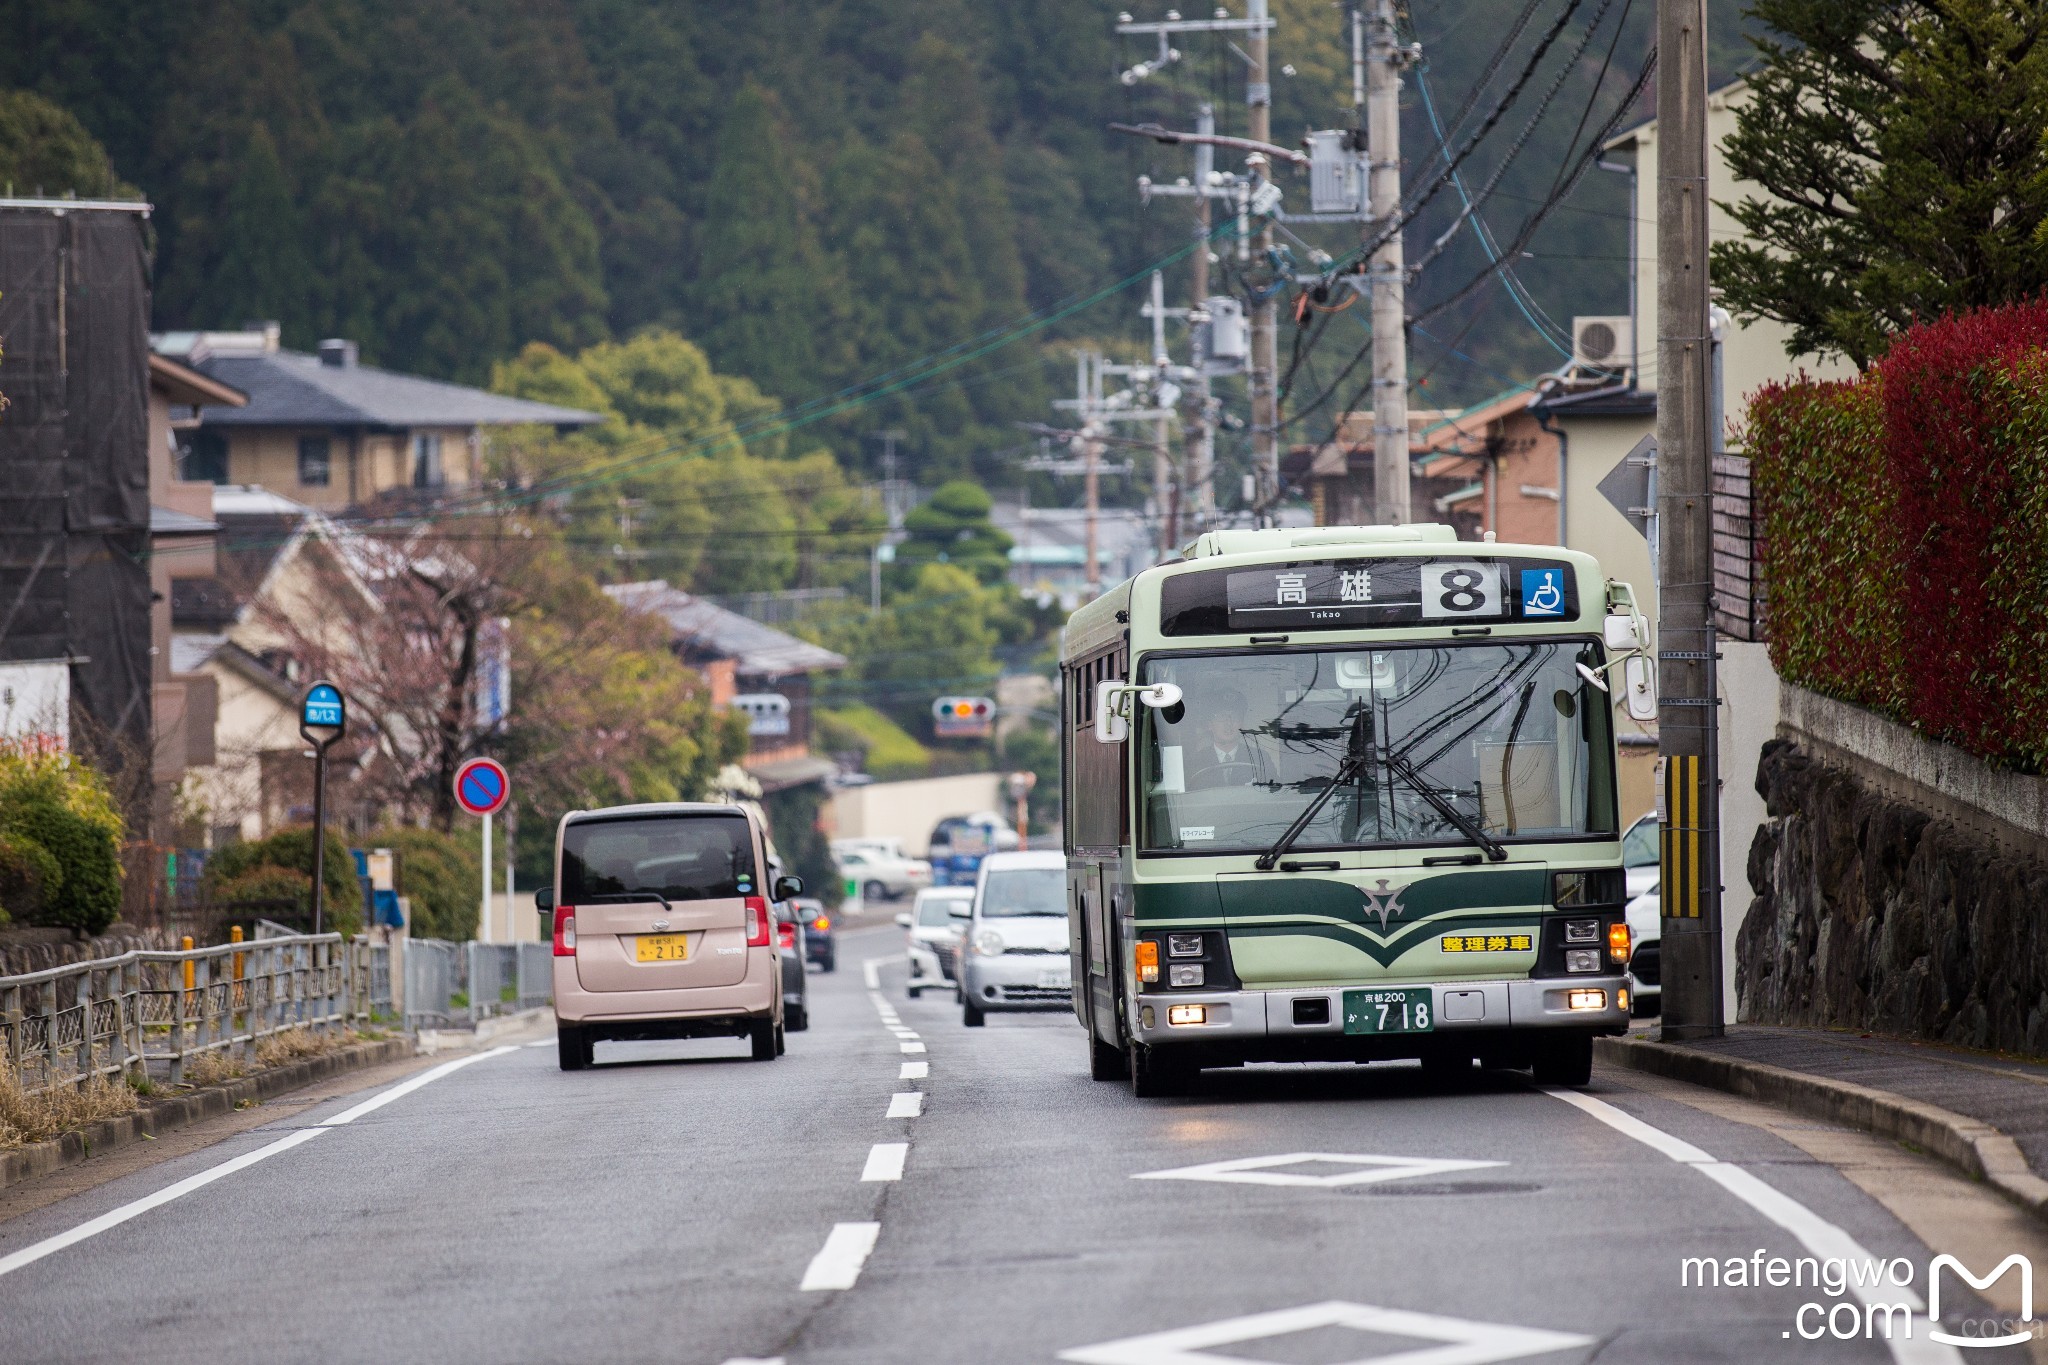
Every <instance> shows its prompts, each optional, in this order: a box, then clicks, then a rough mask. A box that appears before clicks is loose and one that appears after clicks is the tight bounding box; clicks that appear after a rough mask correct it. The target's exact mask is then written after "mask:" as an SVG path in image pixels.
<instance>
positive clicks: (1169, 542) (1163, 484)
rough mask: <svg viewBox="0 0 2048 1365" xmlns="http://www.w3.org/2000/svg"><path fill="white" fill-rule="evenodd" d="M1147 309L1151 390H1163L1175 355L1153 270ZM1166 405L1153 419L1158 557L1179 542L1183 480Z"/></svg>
mask: <svg viewBox="0 0 2048 1365" xmlns="http://www.w3.org/2000/svg"><path fill="white" fill-rule="evenodd" d="M1145 312H1146V314H1147V316H1149V317H1150V318H1151V319H1152V369H1153V380H1152V391H1153V393H1154V394H1157V393H1159V392H1160V390H1161V389H1163V388H1164V387H1165V386H1166V385H1167V384H1169V383H1171V382H1172V381H1171V379H1170V377H1169V376H1170V375H1171V374H1172V372H1173V358H1172V357H1171V356H1169V355H1168V354H1167V353H1166V277H1165V276H1164V275H1162V274H1160V272H1158V271H1157V270H1155V271H1153V272H1152V301H1151V302H1150V303H1149V304H1147V305H1146V308H1145ZM1167 416H1168V414H1167V411H1166V405H1165V404H1163V403H1162V404H1161V405H1160V410H1159V415H1158V416H1157V417H1154V418H1153V419H1152V496H1153V497H1155V498H1157V499H1158V500H1159V528H1160V529H1159V557H1160V558H1161V559H1164V558H1166V557H1167V556H1168V555H1170V554H1172V553H1173V551H1174V549H1175V547H1177V546H1178V545H1179V544H1180V505H1181V481H1180V479H1179V478H1177V477H1176V476H1175V474H1174V469H1173V457H1172V455H1171V453H1170V451H1169V447H1168V445H1167V440H1166V423H1167Z"/></svg>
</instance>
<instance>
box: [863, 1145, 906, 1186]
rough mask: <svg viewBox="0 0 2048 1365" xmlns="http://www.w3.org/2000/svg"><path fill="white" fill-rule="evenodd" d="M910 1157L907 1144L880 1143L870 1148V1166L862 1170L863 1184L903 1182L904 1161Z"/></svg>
mask: <svg viewBox="0 0 2048 1365" xmlns="http://www.w3.org/2000/svg"><path fill="white" fill-rule="evenodd" d="M909 1155H910V1144H909V1143H907V1142H878V1143H876V1144H875V1145H874V1146H872V1147H870V1148H868V1164H867V1165H866V1166H865V1167H864V1168H863V1169H862V1170H861V1173H860V1178H861V1180H862V1181H863V1182H865V1181H870V1180H901V1179H902V1178H903V1159H904V1158H905V1157H907V1156H909Z"/></svg>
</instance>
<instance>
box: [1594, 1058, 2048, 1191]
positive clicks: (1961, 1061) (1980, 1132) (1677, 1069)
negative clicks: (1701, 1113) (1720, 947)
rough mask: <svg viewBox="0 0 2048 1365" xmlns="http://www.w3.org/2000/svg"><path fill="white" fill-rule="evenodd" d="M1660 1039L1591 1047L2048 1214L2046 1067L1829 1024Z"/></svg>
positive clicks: (1636, 1066)
mask: <svg viewBox="0 0 2048 1365" xmlns="http://www.w3.org/2000/svg"><path fill="white" fill-rule="evenodd" d="M1654 1037H1655V1033H1654V1030H1645V1031H1643V1032H1641V1033H1638V1034H1635V1035H1632V1036H1630V1037H1628V1038H1613V1039H1602V1040H1600V1045H1599V1047H1598V1049H1597V1051H1596V1054H1595V1055H1596V1056H1598V1057H1599V1058H1600V1059H1601V1060H1602V1061H1605V1062H1607V1063H1609V1064H1610V1065H1620V1066H1625V1067H1630V1068H1633V1069H1635V1070H1640V1071H1650V1072H1655V1073H1656V1074H1659V1075H1664V1076H1670V1077H1672V1078H1673V1079H1676V1080H1683V1081H1690V1082H1693V1083H1695V1084H1699V1085H1707V1086H1711V1087H1713V1088H1715V1089H1718V1090H1727V1091H1731V1092H1733V1093H1736V1094H1742V1095H1749V1096H1752V1097H1754V1098H1756V1099H1760V1100H1764V1101H1766V1102H1768V1103H1773V1104H1779V1105H1782V1106H1784V1107H1786V1108H1790V1109H1795V1110H1797V1111H1799V1112H1801V1113H1805V1114H1809V1115H1812V1116H1814V1117H1817V1118H1824V1119H1827V1120H1829V1121H1831V1122H1836V1123H1841V1124H1843V1125H1845V1126H1847V1127H1854V1128H1861V1129H1864V1130H1866V1131H1869V1132H1873V1133H1876V1134H1878V1135H1879V1136H1883V1137H1890V1138H1894V1139H1896V1140H1899V1141H1903V1142H1908V1143H1911V1144H1913V1145H1915V1146H1917V1147H1921V1148H1923V1149H1925V1150H1926V1151H1927V1152H1928V1153H1929V1154H1931V1155H1934V1156H1937V1157H1940V1158H1941V1159H1942V1160H1944V1161H1947V1162H1949V1163H1950V1164H1951V1165H1953V1166H1956V1167H1957V1168H1958V1169H1960V1170H1962V1171H1963V1172H1964V1173H1965V1174H1967V1175H1971V1176H1975V1177H1978V1178H1981V1179H1983V1180H1985V1181H1986V1182H1987V1183H1989V1184H1991V1185H1993V1186H1995V1187H1997V1188H1998V1189H1999V1190H2001V1191H2002V1192H2003V1193H2004V1194H2005V1195H2006V1196H2007V1197H2009V1198H2011V1199H2012V1200H2013V1201H2014V1202H2016V1203H2018V1204H2020V1205H2022V1206H2023V1207H2025V1208H2027V1209H2029V1210H2030V1211H2032V1212H2033V1213H2034V1214H2035V1216H2036V1217H2039V1218H2042V1219H2043V1220H2044V1221H2048V1065H2042V1064H2039V1063H2034V1062H2025V1061H2019V1060H2017V1059H2013V1058H2008V1057H2002V1056H1998V1055H1996V1054H1992V1053H1981V1052H1971V1051H1967V1050H1965V1049H1961V1048H1951V1047H1945V1046H1942V1045H1940V1044H1938V1043H1918V1042H1911V1041H1907V1040H1905V1039H1900V1038H1887V1037H1881V1036H1875V1035H1868V1034H1857V1033H1849V1032H1836V1031H1832V1030H1826V1029H1807V1028H1768V1027H1762V1026H1758V1025H1736V1026H1733V1027H1731V1028H1730V1029H1729V1030H1728V1033H1727V1036H1725V1037H1723V1038H1716V1039H1710V1040H1702V1041H1696V1042H1691V1043H1659V1042H1654V1041H1652V1039H1653V1038H1654Z"/></svg>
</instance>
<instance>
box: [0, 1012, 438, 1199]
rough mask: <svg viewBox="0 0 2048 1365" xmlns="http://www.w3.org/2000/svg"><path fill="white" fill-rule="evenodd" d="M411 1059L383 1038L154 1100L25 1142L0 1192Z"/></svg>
mask: <svg viewBox="0 0 2048 1365" xmlns="http://www.w3.org/2000/svg"><path fill="white" fill-rule="evenodd" d="M413 1055H414V1048H413V1041H412V1039H410V1038H386V1039H383V1040H381V1041H378V1042H372V1043H357V1044H356V1045H355V1046H354V1047H347V1048H343V1049H341V1050H340V1051H339V1052H330V1053H327V1054H325V1055H323V1056H319V1057H307V1058H304V1059H303V1060H300V1061H296V1062H291V1063H288V1064H286V1065H284V1066H278V1067H272V1068H271V1069H269V1070H268V1071H261V1072H258V1073H257V1074H256V1075H254V1076H241V1077H237V1078H236V1079H234V1080H232V1081H228V1082H227V1083H226V1084H224V1085H215V1086H209V1087H207V1088H206V1089H204V1090H195V1091H194V1092H192V1093H191V1094H189V1095H173V1096H170V1097H169V1098H166V1099H160V1100H155V1101H152V1102H151V1103H149V1104H146V1105H144V1106H143V1107H141V1108H140V1109H137V1110H135V1111H133V1112H132V1113H127V1114H121V1115H119V1116H117V1117H115V1118H110V1119H101V1120H100V1121H99V1122H97V1123H89V1124H87V1125H86V1126H85V1127H83V1128H78V1129H74V1130H72V1131H71V1132H68V1133H61V1134H59V1135H58V1136H56V1137H54V1138H51V1139H49V1140H48V1141H46V1142H35V1143H30V1144H29V1145H28V1146H26V1147H18V1148H16V1149H15V1150H13V1151H11V1152H0V1189H5V1188H7V1187H8V1186H9V1185H18V1184H20V1183H21V1182H22V1181H24V1180H33V1179H35V1178H36V1177H37V1176H42V1175H48V1174H49V1173H50V1172H52V1171H55V1170H60V1169H62V1168H63V1167H66V1166H76V1165H77V1164H78V1163H79V1162H81V1161H85V1160H87V1159H88V1158H90V1157H93V1156H97V1155H98V1154H100V1153H101V1152H111V1151H114V1150H115V1149H117V1148H121V1147H127V1146H131V1145H133V1144H134V1143H137V1142H141V1141H143V1140H144V1139H146V1138H153V1137H156V1136H158V1135H160V1134H163V1133H168V1132H171V1131H172V1130H173V1129H177V1128H183V1127H186V1126H187V1125H189V1124H194V1123H198V1122H199V1121H200V1120H202V1119H210V1118H218V1117H220V1116H221V1115H223V1114H232V1113H233V1112H235V1109H236V1108H237V1107H238V1106H240V1105H242V1104H244V1103H252V1102H254V1103H260V1102H262V1101H264V1100H267V1099H273V1098H275V1097H276V1096H279V1095H283V1094H286V1093H289V1092H290V1091H293V1090H298V1089H302V1088H303V1087H305V1086H308V1085H311V1084H313V1083H314V1082H316V1081H324V1080H326V1079H327V1078H328V1077H330V1076H339V1075H342V1074H343V1073H345V1072H350V1071H361V1070H363V1069H364V1068H366V1067H372V1066H381V1065H383V1064H384V1063H386V1062H396V1061H403V1060H404V1059H405V1058H407V1057H411V1056H413Z"/></svg>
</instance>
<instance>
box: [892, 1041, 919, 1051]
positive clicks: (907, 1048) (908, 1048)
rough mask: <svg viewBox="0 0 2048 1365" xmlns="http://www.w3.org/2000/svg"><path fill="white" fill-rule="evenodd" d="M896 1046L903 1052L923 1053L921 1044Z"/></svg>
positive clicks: (900, 1044) (899, 1044)
mask: <svg viewBox="0 0 2048 1365" xmlns="http://www.w3.org/2000/svg"><path fill="white" fill-rule="evenodd" d="M896 1046H897V1047H899V1048H901V1049H902V1050H903V1051H905V1052H911V1053H915V1052H922V1051H924V1044H923V1043H898V1044H897V1045H896Z"/></svg>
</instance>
